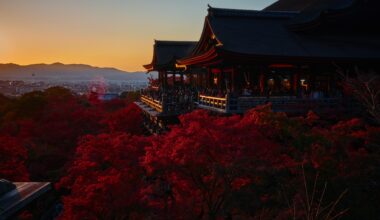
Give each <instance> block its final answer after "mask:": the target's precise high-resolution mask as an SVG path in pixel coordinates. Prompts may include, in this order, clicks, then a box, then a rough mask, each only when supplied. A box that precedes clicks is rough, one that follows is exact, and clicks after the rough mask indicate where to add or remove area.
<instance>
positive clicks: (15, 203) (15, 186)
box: [0, 181, 52, 220]
mask: <svg viewBox="0 0 380 220" xmlns="http://www.w3.org/2000/svg"><path fill="white" fill-rule="evenodd" d="M0 184H11V185H10V186H11V188H10V190H9V191H7V192H6V193H4V194H2V195H0V220H5V219H11V218H14V217H15V216H16V215H17V214H18V213H20V212H21V211H22V210H23V209H24V208H25V207H27V206H29V205H30V204H31V203H33V202H35V201H36V200H38V198H39V197H41V196H42V195H44V194H45V193H47V192H48V191H50V190H51V188H52V187H51V184H50V183H47V182H14V183H5V182H4V181H2V183H0Z"/></svg>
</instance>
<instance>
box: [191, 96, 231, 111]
mask: <svg viewBox="0 0 380 220" xmlns="http://www.w3.org/2000/svg"><path fill="white" fill-rule="evenodd" d="M227 100H228V99H227V96H226V97H224V98H219V97H213V96H205V95H199V98H198V104H200V105H203V106H208V107H213V108H217V109H220V110H222V111H227V106H228V105H227Z"/></svg>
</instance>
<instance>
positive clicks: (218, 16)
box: [180, 8, 380, 64]
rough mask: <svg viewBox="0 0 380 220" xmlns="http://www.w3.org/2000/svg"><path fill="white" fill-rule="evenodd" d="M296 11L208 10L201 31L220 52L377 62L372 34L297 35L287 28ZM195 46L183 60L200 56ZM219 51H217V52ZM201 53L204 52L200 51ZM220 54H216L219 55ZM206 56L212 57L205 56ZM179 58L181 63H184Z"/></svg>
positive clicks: (378, 43) (379, 54)
mask: <svg viewBox="0 0 380 220" xmlns="http://www.w3.org/2000/svg"><path fill="white" fill-rule="evenodd" d="M299 15H300V13H299V12H274V11H247V10H235V9H218V8H209V14H208V16H207V17H206V23H205V28H206V29H207V28H209V29H211V31H208V32H206V31H205V30H204V31H203V34H202V37H201V40H200V41H199V42H200V43H201V42H205V41H204V40H202V38H210V36H205V35H206V33H212V34H213V35H215V38H216V40H217V41H218V45H217V46H216V47H215V51H216V53H219V52H221V51H225V52H230V53H235V54H240V55H250V56H260V57H266V56H271V57H293V58H297V57H302V58H324V59H335V58H336V59H358V58H359V59H379V58H380V39H379V37H378V36H376V35H368V34H361V33H355V35H344V34H339V33H338V34H324V33H316V34H309V35H305V34H299V33H296V32H294V31H292V30H290V29H289V28H288V24H289V22H291V21H292V20H293V19H295V18H296V17H297V16H299ZM200 47H201V46H200V45H198V46H197V47H196V48H197V49H196V50H195V51H194V52H193V53H192V57H189V58H186V59H187V60H189V59H192V60H194V59H195V57H196V56H200V55H201V54H200V53H202V51H201V50H199V48H200ZM218 51H219V52H218ZM203 52H204V51H203ZM219 54H220V53H219ZM207 57H212V55H209V56H207ZM186 59H182V60H181V61H180V63H181V64H184V63H186V62H185V61H184V60H186Z"/></svg>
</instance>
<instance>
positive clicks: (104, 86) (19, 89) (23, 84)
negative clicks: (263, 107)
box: [0, 80, 148, 97]
mask: <svg viewBox="0 0 380 220" xmlns="http://www.w3.org/2000/svg"><path fill="white" fill-rule="evenodd" d="M147 83H148V82H147V81H146V80H136V81H135V80H130V81H96V80H94V81H67V82H64V81H21V80H0V93H2V94H3V95H5V96H9V97H18V96H21V95H23V94H25V93H28V92H33V91H42V90H45V89H48V88H50V87H55V86H61V87H64V88H67V89H70V90H72V91H73V92H74V93H76V94H78V95H85V94H88V93H89V92H97V93H103V94H119V95H120V94H121V93H122V92H129V91H138V90H140V89H143V88H146V86H147Z"/></svg>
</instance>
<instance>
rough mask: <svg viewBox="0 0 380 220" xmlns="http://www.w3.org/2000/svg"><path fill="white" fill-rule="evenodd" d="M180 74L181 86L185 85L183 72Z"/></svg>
mask: <svg viewBox="0 0 380 220" xmlns="http://www.w3.org/2000/svg"><path fill="white" fill-rule="evenodd" d="M179 74H180V76H181V85H183V72H182V71H181V72H180V73H179Z"/></svg>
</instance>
